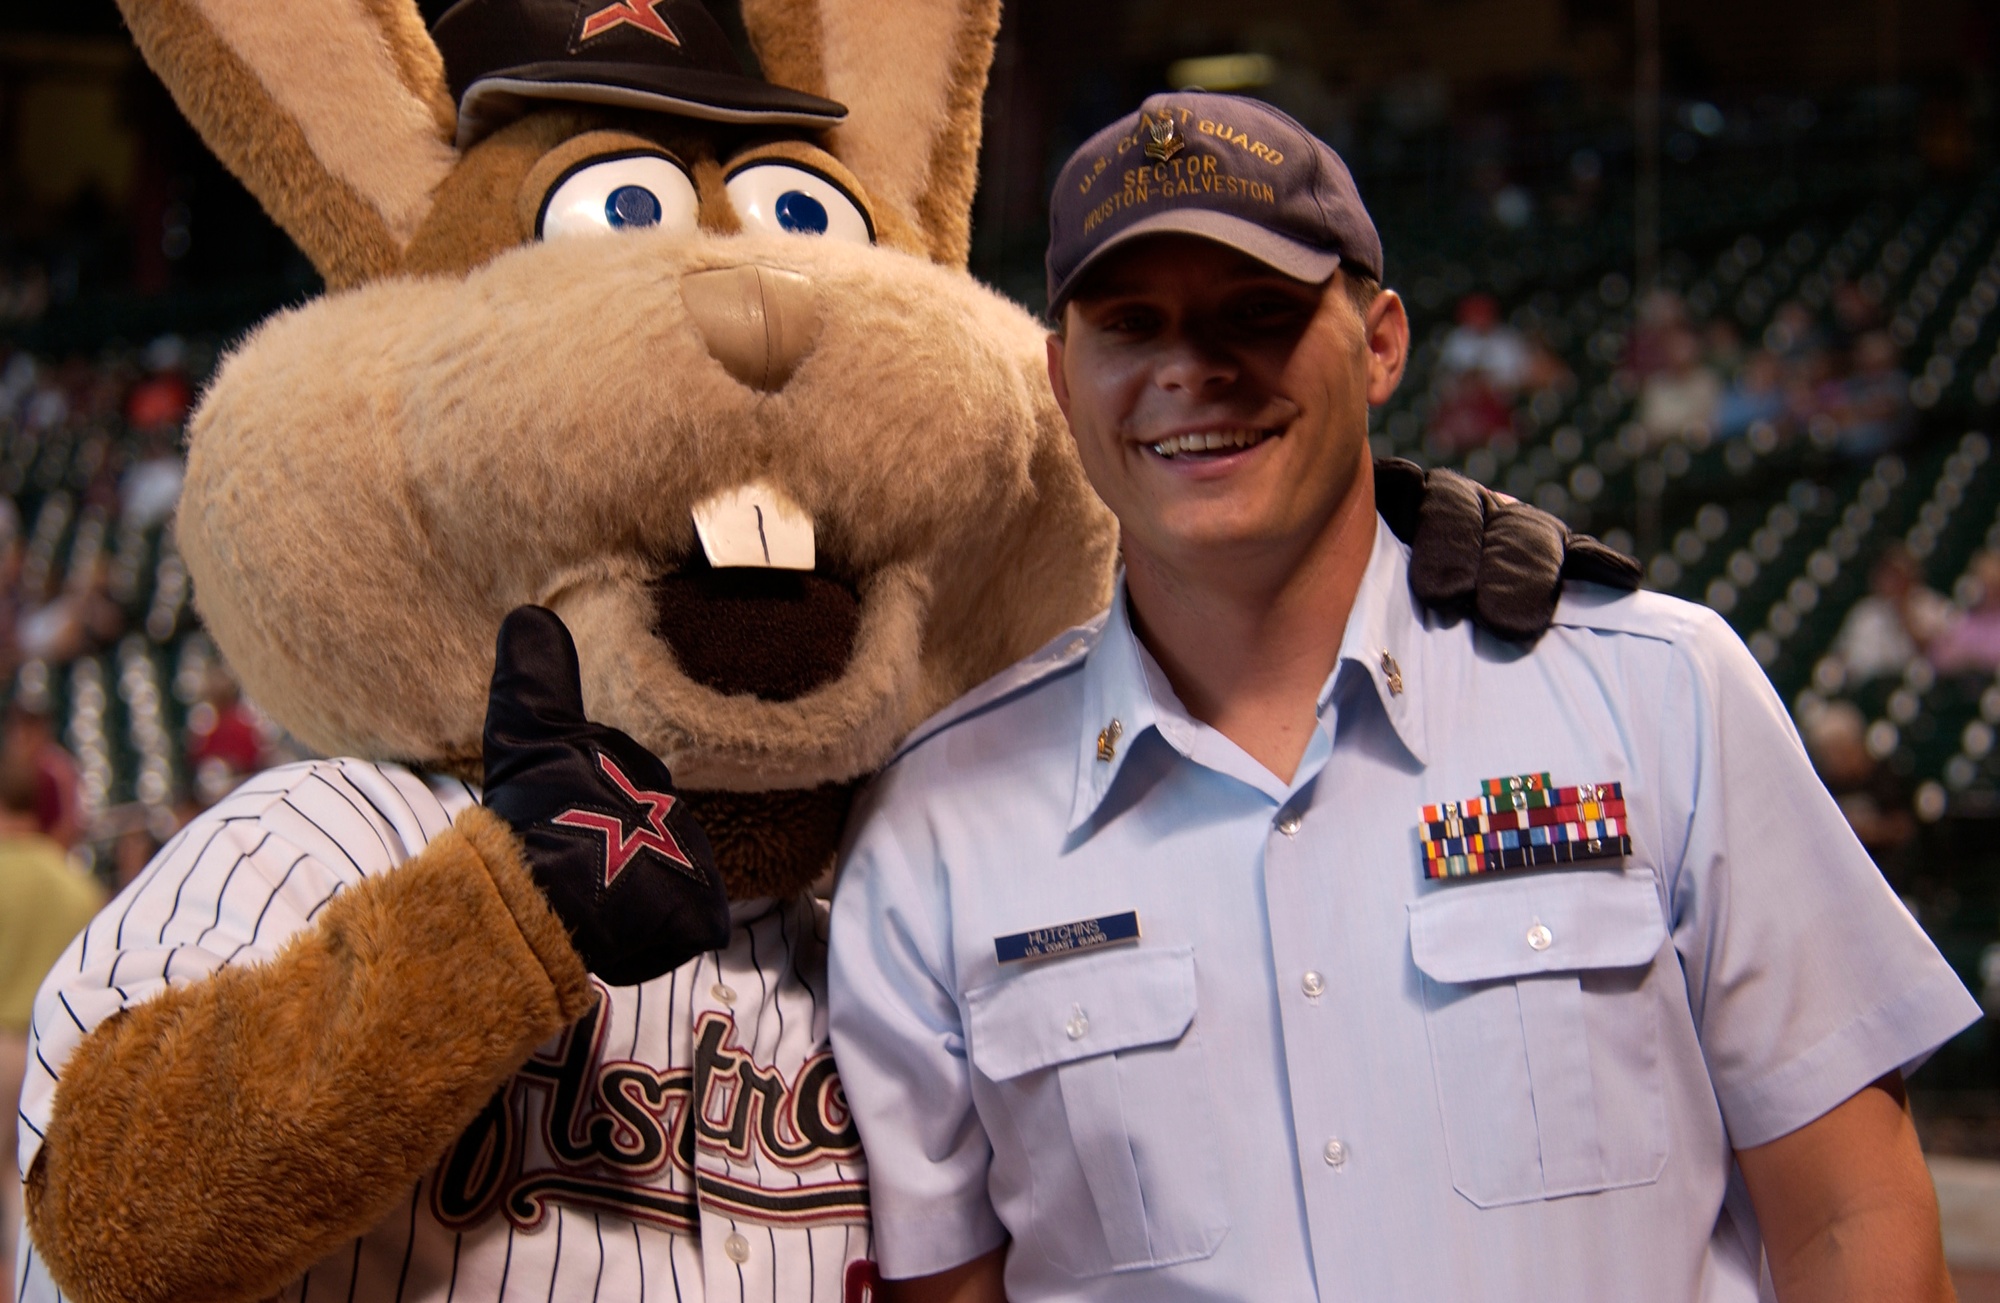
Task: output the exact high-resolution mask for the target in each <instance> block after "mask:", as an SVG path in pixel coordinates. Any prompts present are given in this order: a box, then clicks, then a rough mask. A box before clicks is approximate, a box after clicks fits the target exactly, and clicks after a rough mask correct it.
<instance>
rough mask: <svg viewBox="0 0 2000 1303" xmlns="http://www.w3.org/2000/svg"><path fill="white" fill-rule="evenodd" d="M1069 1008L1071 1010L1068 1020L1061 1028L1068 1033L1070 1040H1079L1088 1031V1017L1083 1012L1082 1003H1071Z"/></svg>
mask: <svg viewBox="0 0 2000 1303" xmlns="http://www.w3.org/2000/svg"><path fill="white" fill-rule="evenodd" d="M1070 1009H1071V1010H1072V1011H1073V1012H1071V1014H1070V1016H1069V1021H1068V1022H1066V1023H1064V1024H1063V1030H1064V1031H1065V1032H1067V1033H1069V1038H1070V1039H1071V1040H1073V1041H1080V1040H1082V1039H1083V1038H1084V1036H1085V1035H1087V1034H1088V1033H1089V1031H1090V1019H1089V1017H1087V1016H1086V1015H1085V1014H1084V1012H1083V1006H1082V1005H1080V1004H1073V1005H1071V1006H1070Z"/></svg>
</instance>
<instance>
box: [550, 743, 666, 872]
mask: <svg viewBox="0 0 2000 1303" xmlns="http://www.w3.org/2000/svg"><path fill="white" fill-rule="evenodd" d="M597 763H598V766H599V767H600V768H602V769H603V770H604V772H605V774H606V776H608V777H609V778H610V779H611V781H612V782H614V783H616V784H618V790H619V791H621V792H623V793H625V795H627V796H629V797H631V798H632V803H633V804H634V805H642V806H645V807H646V821H645V823H643V824H641V825H640V826H639V827H637V828H634V829H633V830H632V831H631V832H630V833H627V832H626V831H625V823H624V821H623V820H622V819H619V818H617V817H615V816H613V815H608V814H599V813H598V812H597V811H595V810H565V811H563V812H562V813H561V814H559V815H557V816H556V817H555V818H554V819H552V820H550V822H551V823H559V824H561V825H562V826H563V827H565V828H583V829H587V830H590V831H592V832H601V833H603V834H604V885H605V886H607V887H608V886H610V885H611V884H612V883H614V882H616V881H617V880H618V875H619V874H621V873H623V872H624V871H625V869H626V866H628V865H630V864H631V863H632V861H633V859H635V858H636V857H637V856H638V854H639V852H640V851H656V852H658V853H659V854H661V855H664V856H666V857H667V858H668V859H670V860H672V861H673V862H674V863H676V864H684V865H686V866H687V867H688V868H693V867H694V861H692V860H690V859H688V857H687V854H686V853H685V852H684V851H682V850H681V847H680V843H679V842H677V841H675V840H674V835H673V834H672V833H670V832H668V831H667V811H669V810H671V809H673V808H674V798H673V797H671V796H669V795H667V794H666V793H665V792H648V791H643V790H641V789H640V788H638V787H636V786H634V785H633V782H632V780H631V779H629V778H627V777H626V776H625V771H624V770H622V769H620V768H619V767H618V765H617V763H616V762H615V761H613V760H612V759H611V757H610V756H608V755H605V754H604V753H603V752H602V751H600V752H598V753H597Z"/></svg>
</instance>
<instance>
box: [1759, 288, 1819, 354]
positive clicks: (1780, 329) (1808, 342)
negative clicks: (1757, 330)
mask: <svg viewBox="0 0 2000 1303" xmlns="http://www.w3.org/2000/svg"><path fill="white" fill-rule="evenodd" d="M1826 343H1827V341H1826V332H1825V331H1823V330H1821V329H1820V326H1819V318H1818V317H1816V316H1814V315H1813V310H1812V309H1811V308H1809V307H1807V306H1806V305H1805V304H1803V303H1801V302H1799V301H1798V300H1797V299H1786V300H1785V301H1784V302H1783V303H1780V304H1779V305H1778V310H1777V311H1776V312H1773V313H1772V314H1771V324H1770V325H1768V326H1766V327H1764V347H1765V348H1768V349H1770V350H1771V351H1772V352H1773V353H1776V354H1777V355H1778V356H1779V357H1780V358H1781V359H1783V360H1784V361H1786V362H1790V363H1798V362H1802V361H1804V360H1805V359H1806V358H1807V357H1808V356H1810V355H1812V354H1814V353H1824V352H1825V351H1826Z"/></svg>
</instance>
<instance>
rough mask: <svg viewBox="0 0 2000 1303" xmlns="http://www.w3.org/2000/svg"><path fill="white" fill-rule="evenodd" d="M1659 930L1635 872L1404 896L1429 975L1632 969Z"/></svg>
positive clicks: (1660, 935) (1559, 876) (1570, 874)
mask: <svg viewBox="0 0 2000 1303" xmlns="http://www.w3.org/2000/svg"><path fill="white" fill-rule="evenodd" d="M1666 939H1667V924H1666V919H1665V917H1664V916H1663V915H1662V914H1661V912H1660V897H1659V892H1658V890H1657V889H1656V888H1655V886H1654V884H1653V877H1652V875H1651V874H1650V873H1645V872H1636V873H1631V874H1612V873H1605V872H1603V871H1601V870H1570V871H1567V872H1557V873H1542V874H1536V875H1535V876H1533V877H1521V878H1505V877H1503V878H1498V879H1496V880H1495V881H1492V882H1479V883H1470V884H1464V885H1460V884H1453V885H1451V886H1449V887H1445V888H1442V889H1440V890H1436V891H1433V892H1432V893H1431V894H1429V895H1428V896H1425V897H1424V898H1423V899H1422V900H1419V901H1415V902H1413V903H1412V904H1411V905H1410V951H1411V953H1412V955H1413V956H1414V957H1415V959H1416V961H1417V967H1418V968H1421V969H1422V970H1423V971H1424V972H1425V973H1426V974H1428V975H1429V976H1430V977H1431V978H1432V979H1433V980H1434V981H1439V982H1490V981H1495V980H1497V979H1500V978H1504V977H1520V976H1523V975H1525V974H1529V973H1560V972H1570V971H1573V970H1576V969H1584V968H1636V967H1638V966H1639V965H1641V964H1647V963H1651V962H1652V959H1653V956H1654V955H1656V954H1658V953H1659V950H1660V946H1661V944H1662V943H1663V942H1664V941H1666Z"/></svg>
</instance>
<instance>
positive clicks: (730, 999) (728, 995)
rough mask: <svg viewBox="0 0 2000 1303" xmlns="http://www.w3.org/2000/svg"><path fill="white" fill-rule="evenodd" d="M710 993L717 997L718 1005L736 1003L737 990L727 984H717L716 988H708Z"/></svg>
mask: <svg viewBox="0 0 2000 1303" xmlns="http://www.w3.org/2000/svg"><path fill="white" fill-rule="evenodd" d="M708 993H709V994H710V995H712V996H714V997H715V1002H716V1003H717V1004H735V1003H736V989H735V988H734V987H732V986H729V985H727V984H726V983H723V982H717V983H716V984H715V985H714V986H711V987H709V988H708Z"/></svg>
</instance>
